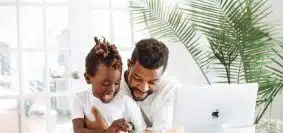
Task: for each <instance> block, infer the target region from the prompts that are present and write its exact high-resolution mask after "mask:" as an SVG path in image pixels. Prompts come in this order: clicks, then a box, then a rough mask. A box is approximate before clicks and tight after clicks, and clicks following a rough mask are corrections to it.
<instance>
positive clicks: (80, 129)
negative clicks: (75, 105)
mask: <svg viewBox="0 0 283 133" xmlns="http://www.w3.org/2000/svg"><path fill="white" fill-rule="evenodd" d="M72 122H73V128H74V133H105V132H106V130H104V129H97V130H95V129H87V128H85V120H84V119H83V118H76V119H73V120H72Z"/></svg>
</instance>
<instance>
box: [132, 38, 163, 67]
mask: <svg viewBox="0 0 283 133" xmlns="http://www.w3.org/2000/svg"><path fill="white" fill-rule="evenodd" d="M168 55H169V50H168V48H167V46H166V45H165V44H164V43H163V42H161V41H158V40H156V39H153V38H150V39H143V40H140V41H139V42H137V43H136V46H135V49H134V51H133V53H132V57H131V62H133V63H135V62H136V61H137V60H138V61H139V63H140V64H141V65H142V66H143V67H144V68H146V69H150V70H153V69H158V68H160V67H162V66H163V70H165V69H166V67H167V63H168Z"/></svg>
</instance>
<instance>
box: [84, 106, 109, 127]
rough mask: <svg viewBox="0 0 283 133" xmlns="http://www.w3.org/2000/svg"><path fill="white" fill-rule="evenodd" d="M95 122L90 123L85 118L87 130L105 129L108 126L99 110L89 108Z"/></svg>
mask: <svg viewBox="0 0 283 133" xmlns="http://www.w3.org/2000/svg"><path fill="white" fill-rule="evenodd" d="M91 111H92V114H93V116H94V118H95V121H90V120H88V119H87V118H86V117H85V123H86V126H87V128H88V129H107V128H108V127H109V126H108V124H107V122H106V120H105V119H104V118H103V116H102V115H101V113H100V112H99V110H98V109H97V108H95V107H92V108H91Z"/></svg>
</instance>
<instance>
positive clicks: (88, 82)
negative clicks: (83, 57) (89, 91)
mask: <svg viewBox="0 0 283 133" xmlns="http://www.w3.org/2000/svg"><path fill="white" fill-rule="evenodd" d="M84 77H85V81H86V83H87V84H90V78H89V76H88V74H87V73H84Z"/></svg>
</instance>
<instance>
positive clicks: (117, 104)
mask: <svg viewBox="0 0 283 133" xmlns="http://www.w3.org/2000/svg"><path fill="white" fill-rule="evenodd" d="M92 107H96V108H97V109H98V110H99V112H100V113H101V114H102V116H103V117H104V119H105V120H106V121H107V123H108V125H111V124H112V122H113V121H115V120H117V119H121V118H126V119H130V121H131V122H133V124H134V126H135V128H136V130H137V131H143V130H144V129H145V124H144V120H143V117H142V114H141V112H140V109H139V107H138V105H137V104H136V102H135V101H134V100H133V99H132V98H131V97H129V96H128V95H117V96H115V97H114V98H113V100H112V101H111V102H109V103H102V102H101V101H100V99H98V98H96V97H94V96H93V94H92V92H91V91H84V92H79V93H77V94H76V95H75V96H74V99H73V104H72V119H76V118H84V116H85V117H86V118H87V119H88V120H91V121H95V117H94V115H93V114H92V111H91V108H92Z"/></svg>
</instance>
